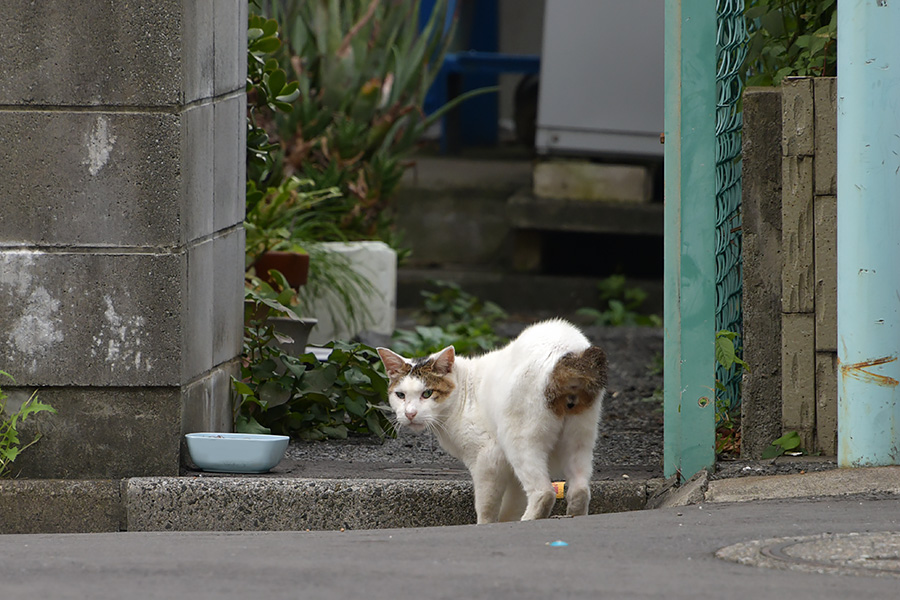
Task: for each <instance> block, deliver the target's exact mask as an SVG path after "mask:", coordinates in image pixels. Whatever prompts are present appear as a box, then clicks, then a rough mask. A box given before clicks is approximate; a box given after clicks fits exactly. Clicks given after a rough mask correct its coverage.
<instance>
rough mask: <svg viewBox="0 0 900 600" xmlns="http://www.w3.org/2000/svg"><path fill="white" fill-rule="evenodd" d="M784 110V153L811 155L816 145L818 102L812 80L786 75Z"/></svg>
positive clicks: (789, 154) (782, 106)
mask: <svg viewBox="0 0 900 600" xmlns="http://www.w3.org/2000/svg"><path fill="white" fill-rule="evenodd" d="M781 110H782V116H783V120H784V126H783V128H782V137H781V150H782V154H783V155H784V156H811V155H813V154H815V153H816V146H815V105H814V104H813V87H812V80H811V79H810V78H808V77H786V78H785V79H784V80H783V81H782V83H781Z"/></svg>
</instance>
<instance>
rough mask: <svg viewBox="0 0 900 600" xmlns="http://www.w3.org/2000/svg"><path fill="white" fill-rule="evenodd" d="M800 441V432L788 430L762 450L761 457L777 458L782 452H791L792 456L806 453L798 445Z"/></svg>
mask: <svg viewBox="0 0 900 600" xmlns="http://www.w3.org/2000/svg"><path fill="white" fill-rule="evenodd" d="M801 443H802V440H801V439H800V434H798V433H797V432H796V431H788V432H787V433H785V434H784V435H783V436H781V437H780V438H778V439H777V440H774V441H773V442H772V444H771V445H770V446H769V447H768V448H766V449H765V450H763V453H762V457H763V459H769V458H777V457H779V456H782V455H784V454H792V455H794V456H799V455H801V454H806V450H804V449H803V448H801V447H800V444H801Z"/></svg>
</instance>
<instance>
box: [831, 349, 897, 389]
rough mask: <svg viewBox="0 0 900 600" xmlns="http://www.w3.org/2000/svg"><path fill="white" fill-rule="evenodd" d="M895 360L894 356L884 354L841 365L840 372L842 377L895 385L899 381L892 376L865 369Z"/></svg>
mask: <svg viewBox="0 0 900 600" xmlns="http://www.w3.org/2000/svg"><path fill="white" fill-rule="evenodd" d="M895 360H897V357H896V356H885V357H882V358H875V359H872V360H865V361H863V362H858V363H851V364H849V365H841V374H842V375H843V376H844V377H855V378H856V379H858V380H860V381H862V382H863V383H874V384H875V385H883V386H885V387H897V385H900V381H897V380H896V379H894V378H893V377H888V376H887V375H878V374H877V373H870V372H868V371H866V369H869V368H871V367H877V366H878V365H885V364H887V363H890V362H894V361H895Z"/></svg>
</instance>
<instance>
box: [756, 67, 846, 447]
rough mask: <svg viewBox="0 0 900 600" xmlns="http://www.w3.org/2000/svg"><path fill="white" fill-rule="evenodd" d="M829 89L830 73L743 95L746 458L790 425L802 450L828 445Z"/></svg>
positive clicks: (833, 431)
mask: <svg viewBox="0 0 900 600" xmlns="http://www.w3.org/2000/svg"><path fill="white" fill-rule="evenodd" d="M836 88H837V85H836V81H835V79H834V78H816V79H812V78H800V77H798V78H787V79H786V80H785V81H784V83H783V85H782V88H781V90H774V89H751V90H747V92H746V93H745V96H744V98H745V120H744V143H745V152H744V198H743V202H744V205H743V206H744V208H743V215H744V226H743V227H744V239H745V246H744V271H745V280H744V289H745V292H744V293H745V296H744V334H745V337H744V345H745V360H747V362H748V363H749V364H750V367H751V369H752V371H751V373H748V374H746V375H745V379H744V394H743V415H742V426H743V442H742V444H743V451H744V455H745V456H746V457H750V458H753V457H758V456H759V454H760V453H761V452H762V450H763V449H764V448H765V447H766V446H768V445H769V443H770V442H771V441H772V440H773V439H774V438H775V437H778V436H779V435H781V433H782V432H783V431H797V432H798V433H799V434H800V437H801V438H802V440H803V446H804V447H805V448H806V449H807V450H810V451H816V452H821V453H822V454H826V455H834V454H835V452H836V442H837V374H836V370H835V369H836V361H837V355H836V351H837V279H836V269H837V264H836V260H837V252H836V238H837V230H836V219H837V214H836V180H837V161H836V143H837V140H836V130H837V104H836ZM779 107H780V110H779ZM779 115H780V117H779ZM776 119H780V126H779V125H777V124H773V122H774V120H776ZM779 130H780V132H779ZM779 159H780V160H779ZM779 162H780V164H778V163H779ZM779 174H780V177H779ZM773 316H774V317H776V318H773Z"/></svg>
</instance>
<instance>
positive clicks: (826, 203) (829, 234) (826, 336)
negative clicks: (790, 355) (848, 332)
mask: <svg viewBox="0 0 900 600" xmlns="http://www.w3.org/2000/svg"><path fill="white" fill-rule="evenodd" d="M818 161H819V156H818V155H816V162H817V163H818ZM815 221H816V223H815V229H816V239H815V252H816V260H815V263H816V265H815V269H816V294H815V296H816V350H817V351H820V352H822V351H826V352H828V351H830V352H837V198H836V197H835V196H816V200H815Z"/></svg>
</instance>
